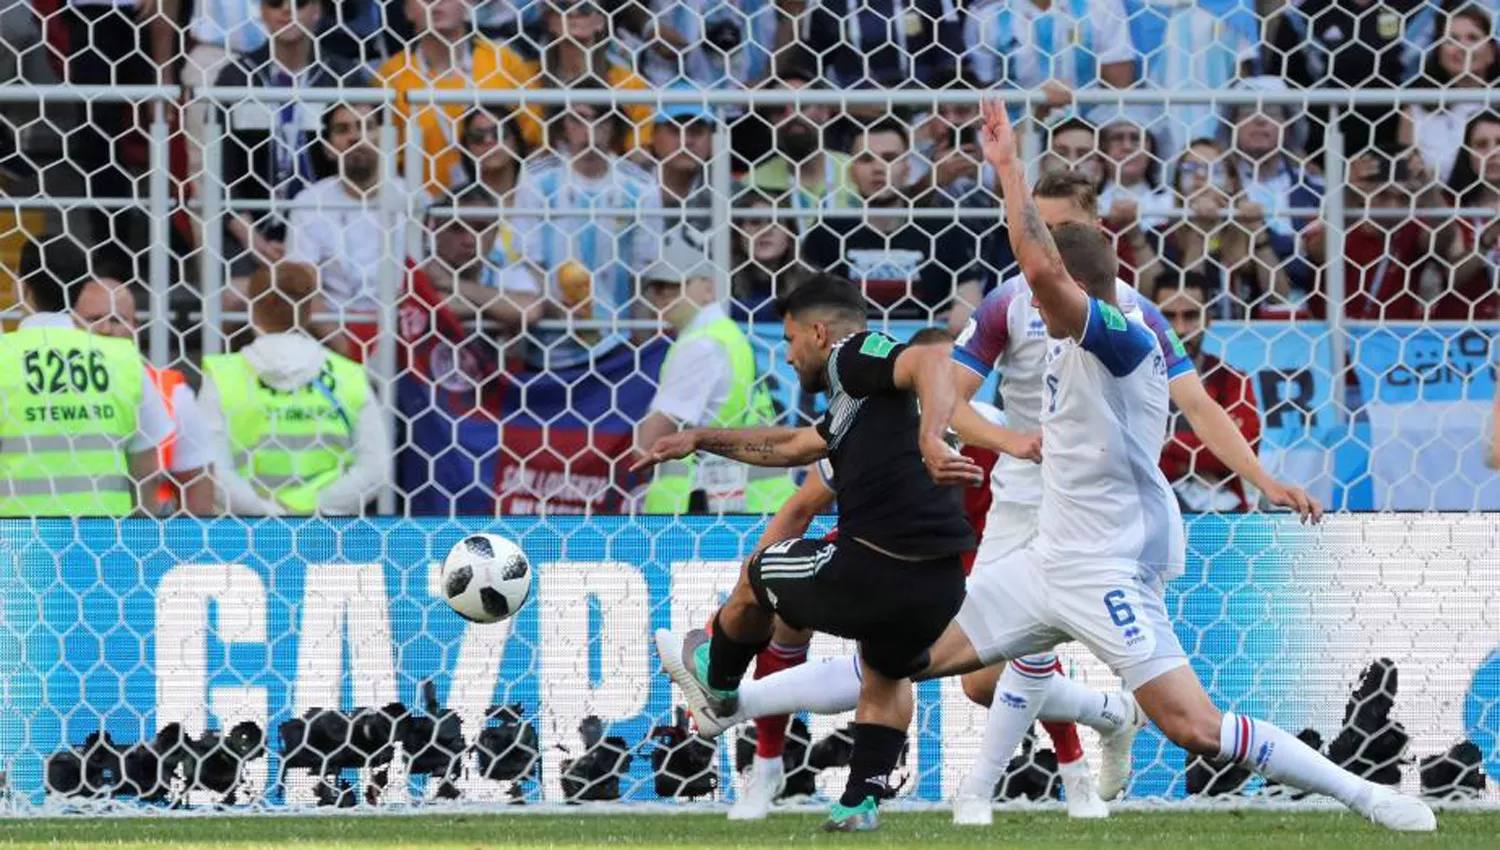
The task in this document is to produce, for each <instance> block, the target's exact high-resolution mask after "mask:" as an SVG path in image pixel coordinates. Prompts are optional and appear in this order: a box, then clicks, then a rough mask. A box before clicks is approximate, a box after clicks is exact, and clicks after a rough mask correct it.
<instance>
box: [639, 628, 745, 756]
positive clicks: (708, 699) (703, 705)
mask: <svg viewBox="0 0 1500 850" xmlns="http://www.w3.org/2000/svg"><path fill="white" fill-rule="evenodd" d="M686 639H687V635H682V634H677V633H676V632H671V631H668V630H666V629H657V630H656V652H657V654H658V655H659V656H661V666H662V669H664V670H666V671H667V675H668V676H671V677H672V681H673V682H676V683H677V687H678V688H679V689H680V690H681V691H682V696H683V698H684V699H686V700H687V708H688V714H689V715H691V716H692V718H693V726H694V727H696V728H697V730H698V737H700V738H703V739H705V740H709V741H712V740H713V739H715V738H717V737H719V736H720V735H722V734H724V732H725V731H727V730H729V729H733V728H734V727H735V726H737V725H739V724H740V723H741V722H742V721H743V720H744V718H743V717H741V716H740V715H739V714H738V713H735V714H730V715H727V716H725V715H720V714H718V713H716V712H715V711H714V709H713V705H714V702H715V701H716V700H715V698H714V696H713V695H712V694H710V693H708V691H707V690H705V689H704V686H703V685H702V684H701V683H700V682H699V681H698V677H697V676H695V675H694V674H693V671H692V670H690V669H688V661H687V660H686V653H685V652H684V643H685V642H686Z"/></svg>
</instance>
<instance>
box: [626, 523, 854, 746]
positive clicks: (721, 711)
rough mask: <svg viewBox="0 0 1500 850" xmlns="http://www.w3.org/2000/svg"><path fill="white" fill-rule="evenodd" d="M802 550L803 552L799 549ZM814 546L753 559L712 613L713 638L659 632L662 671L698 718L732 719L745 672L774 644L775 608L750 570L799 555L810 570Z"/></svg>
mask: <svg viewBox="0 0 1500 850" xmlns="http://www.w3.org/2000/svg"><path fill="white" fill-rule="evenodd" d="M807 544H814V546H808V545H807ZM799 545H800V546H801V549H797V547H798V546H799ZM825 545H826V544H825ZM816 546H817V544H816V542H815V541H809V540H788V541H784V542H782V543H777V544H775V545H773V546H771V547H769V548H767V549H765V550H763V551H761V552H758V553H756V554H755V555H752V556H751V557H750V559H749V560H747V561H746V562H745V566H744V567H743V568H741V570H740V577H739V580H738V581H736V582H735V586H734V590H732V591H730V594H729V599H728V600H726V601H725V602H724V604H723V605H722V606H720V607H719V610H718V612H717V613H715V614H714V619H713V628H712V631H711V633H710V631H708V630H704V629H693V630H692V631H689V632H687V633H686V634H682V635H678V634H673V633H671V632H669V631H667V630H665V629H663V630H660V631H658V632H657V633H656V649H657V653H658V655H660V656H661V662H662V666H663V667H664V668H665V669H666V671H667V673H668V675H670V676H671V677H672V681H674V682H676V683H677V685H678V687H680V688H681V689H682V692H683V695H684V696H685V697H686V698H687V703H688V708H689V709H690V710H691V711H692V712H693V714H694V717H695V718H698V717H700V716H719V717H726V716H730V715H733V714H734V713H735V711H736V709H737V708H738V690H739V686H740V681H741V680H742V679H743V678H744V675H745V671H746V670H747V669H748V668H749V667H750V662H751V661H753V660H754V659H755V656H756V655H758V654H759V653H760V651H761V650H762V649H765V648H766V646H767V645H768V644H769V643H770V642H771V634H772V627H773V625H774V623H775V617H776V611H775V609H774V608H773V607H772V605H774V603H772V602H769V601H768V600H766V599H764V598H763V597H762V595H761V594H760V593H757V592H756V590H755V589H754V587H752V568H754V571H756V572H757V573H758V570H759V567H760V564H761V563H762V561H763V560H764V559H766V558H767V557H771V558H776V559H780V558H782V557H786V556H795V557H796V558H797V559H798V561H799V563H800V562H802V561H806V562H807V569H808V570H811V569H812V568H813V563H812V561H811V560H810V559H811V558H812V557H814V556H815V555H816V553H815V552H814V551H811V550H813V549H815V548H816ZM793 549H797V551H796V552H793V551H792V550H793ZM804 550H806V551H804ZM774 563H776V564H777V565H778V566H776V567H774V569H783V567H782V566H780V564H781V563H782V561H780V560H776V561H774ZM700 726H701V721H700Z"/></svg>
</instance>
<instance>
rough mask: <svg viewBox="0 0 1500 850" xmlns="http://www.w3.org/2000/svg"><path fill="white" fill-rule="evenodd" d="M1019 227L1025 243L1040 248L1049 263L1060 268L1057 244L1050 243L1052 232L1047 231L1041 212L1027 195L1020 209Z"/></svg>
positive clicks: (1060, 262) (1060, 260)
mask: <svg viewBox="0 0 1500 850" xmlns="http://www.w3.org/2000/svg"><path fill="white" fill-rule="evenodd" d="M1021 225H1022V227H1021V232H1022V234H1024V235H1025V237H1026V241H1028V242H1031V243H1032V244H1034V245H1035V246H1036V247H1038V248H1040V249H1041V250H1042V253H1043V254H1045V255H1046V257H1047V260H1048V261H1049V262H1050V263H1052V264H1053V265H1054V266H1056V267H1058V268H1062V264H1063V262H1062V256H1061V255H1060V254H1058V253H1057V244H1056V243H1054V242H1053V241H1052V231H1050V230H1048V229H1047V223H1046V222H1045V221H1042V213H1041V211H1040V210H1038V209H1037V208H1036V202H1035V201H1033V200H1032V199H1031V196H1029V195H1028V196H1027V197H1026V203H1025V205H1024V206H1023V207H1022V209H1021Z"/></svg>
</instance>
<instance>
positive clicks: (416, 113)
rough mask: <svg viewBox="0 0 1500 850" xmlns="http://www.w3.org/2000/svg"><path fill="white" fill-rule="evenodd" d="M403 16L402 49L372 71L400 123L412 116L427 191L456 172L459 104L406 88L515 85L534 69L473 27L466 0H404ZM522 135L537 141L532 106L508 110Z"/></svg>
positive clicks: (538, 129)
mask: <svg viewBox="0 0 1500 850" xmlns="http://www.w3.org/2000/svg"><path fill="white" fill-rule="evenodd" d="M404 2H405V8H406V16H407V17H408V18H409V19H410V20H411V22H412V25H413V26H414V27H415V28H416V37H415V39H414V40H413V41H412V43H411V46H410V47H409V48H408V49H407V50H406V51H405V52H403V53H400V54H397V55H395V56H392V57H391V58H390V59H388V60H387V61H386V62H385V64H383V65H381V66H380V69H379V70H378V71H377V72H376V76H377V77H378V78H379V79H380V82H381V84H382V85H384V86H385V87H387V88H389V89H392V90H394V91H395V92H396V116H397V117H398V118H399V119H400V121H401V122H402V123H404V122H406V121H416V122H417V127H418V128H419V129H420V130H421V134H422V151H423V153H424V154H425V155H426V161H425V162H424V164H423V171H424V175H425V178H426V187H427V191H428V193H429V194H436V193H438V192H439V191H441V190H442V189H444V188H446V187H448V186H451V185H452V184H453V181H454V180H455V179H456V178H457V177H458V176H459V175H460V174H461V173H462V171H461V168H462V166H461V164H460V163H461V157H460V155H459V144H458V123H459V119H461V118H462V117H463V115H464V111H465V107H464V106H463V105H462V104H448V105H443V106H432V105H419V104H412V103H410V102H409V101H408V100H407V97H408V94H409V93H410V92H412V91H415V90H418V89H445V90H452V89H472V88H479V89H519V88H523V87H525V86H526V85H527V84H528V83H529V82H530V81H531V80H532V79H533V77H534V76H535V70H534V69H533V68H532V67H531V65H530V63H527V62H526V61H525V60H523V59H522V58H521V57H520V56H518V55H517V54H516V53H515V52H514V51H512V50H510V49H509V48H507V47H501V46H499V45H497V44H495V43H493V42H491V41H490V40H489V39H487V38H485V37H484V36H481V35H478V34H476V33H475V32H474V24H473V22H472V20H471V18H470V15H469V6H468V3H467V0H404ZM511 118H512V120H514V121H516V122H517V124H518V126H519V129H520V132H521V136H522V138H524V139H525V140H526V143H527V144H528V145H531V146H533V147H535V146H537V145H539V144H541V141H542V131H541V124H540V121H539V118H538V115H537V113H536V112H535V110H532V109H527V108H523V109H520V110H517V111H516V112H514V113H512V116H511Z"/></svg>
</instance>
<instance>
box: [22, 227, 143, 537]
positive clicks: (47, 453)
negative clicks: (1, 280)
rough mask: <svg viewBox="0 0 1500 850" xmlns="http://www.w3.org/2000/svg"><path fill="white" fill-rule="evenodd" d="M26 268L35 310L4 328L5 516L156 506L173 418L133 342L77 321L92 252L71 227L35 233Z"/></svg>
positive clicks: (27, 293)
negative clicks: (40, 236) (42, 236)
mask: <svg viewBox="0 0 1500 850" xmlns="http://www.w3.org/2000/svg"><path fill="white" fill-rule="evenodd" d="M20 278H21V294H22V297H23V299H24V303H25V306H26V309H27V312H28V313H29V315H28V316H26V318H24V319H22V320H21V324H20V327H18V328H17V329H16V330H14V331H12V332H10V333H7V334H4V335H3V336H0V398H3V399H4V403H3V404H0V516H6V517H81V516H106V517H123V516H126V515H128V514H130V513H131V512H132V511H134V510H137V509H138V508H139V509H141V510H143V512H144V513H146V514H148V515H155V514H156V513H157V505H156V497H155V491H154V489H153V485H154V484H155V482H156V478H157V475H158V473H159V472H160V469H161V467H160V466H159V465H158V462H157V456H156V449H157V446H159V445H160V444H161V442H162V441H163V440H165V439H167V436H168V435H169V434H171V433H172V420H171V418H170V417H169V416H167V411H166V409H165V408H164V407H163V405H162V399H161V393H160V392H158V391H157V389H156V386H155V385H154V384H153V383H152V382H151V380H150V378H149V377H148V376H147V374H146V365H145V362H144V361H143V360H142V359H141V355H140V352H139V351H137V350H136V347H135V346H134V345H133V344H131V343H126V342H121V341H119V340H113V339H104V338H100V337H95V336H92V335H90V334H88V333H85V332H84V331H81V330H79V329H78V328H77V325H76V324H75V317H74V316H73V315H71V314H70V311H71V309H72V308H73V307H74V306H75V305H76V304H77V303H78V296H79V294H80V293H81V291H82V290H83V288H84V287H86V286H87V285H88V283H89V281H90V280H92V279H93V275H92V273H91V271H90V269H89V261H88V257H87V256H86V255H85V254H84V252H83V251H82V250H80V249H79V248H78V246H77V245H76V244H75V243H74V242H73V241H72V239H71V238H70V237H67V236H60V237H53V238H52V239H49V240H47V241H46V242H37V241H34V240H33V241H29V242H27V243H26V246H25V247H24V248H23V249H22V250H21V268H20ZM75 363H76V364H79V365H80V366H83V367H84V368H81V369H70V368H68V367H69V366H71V365H73V364H75ZM90 408H92V409H95V410H98V411H101V412H105V413H104V415H97V416H96V415H89V414H88V410H89V409H90Z"/></svg>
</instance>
